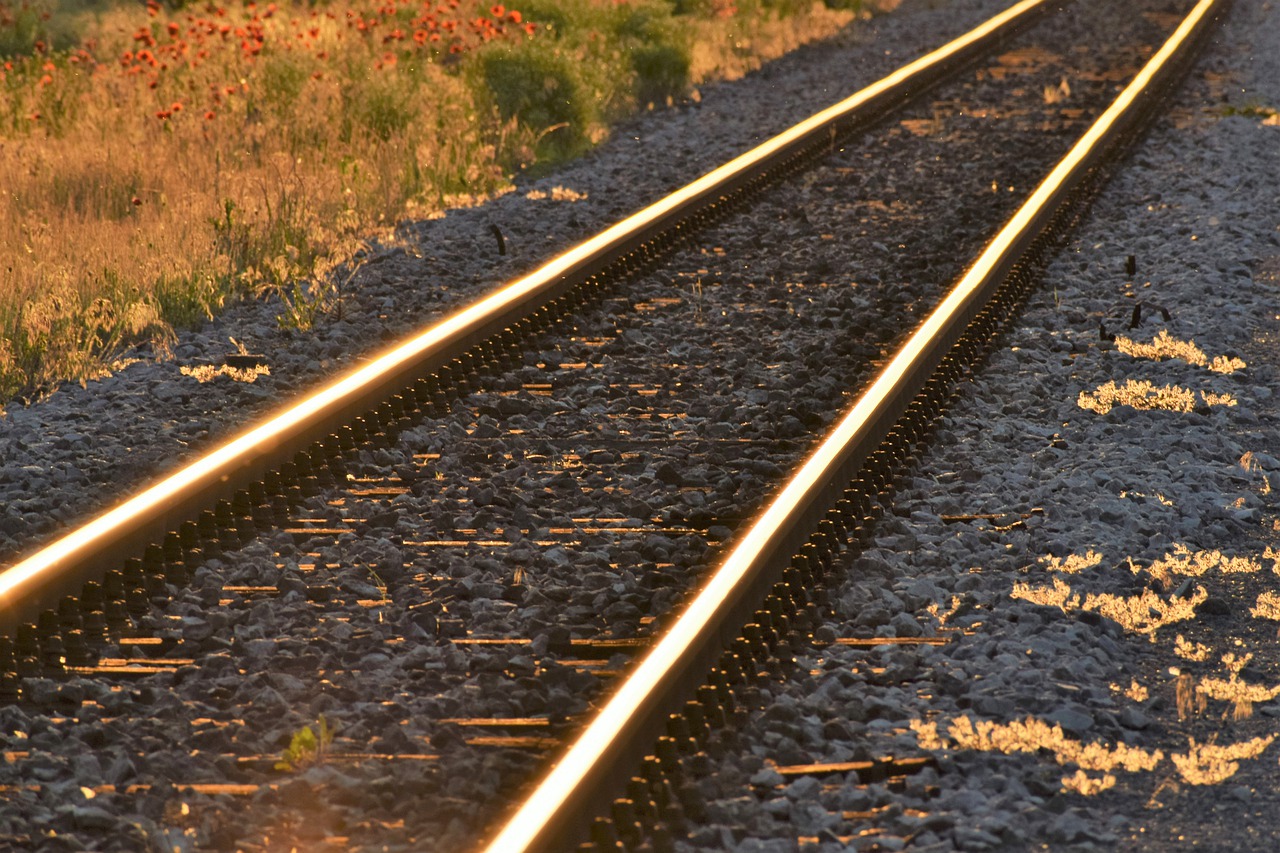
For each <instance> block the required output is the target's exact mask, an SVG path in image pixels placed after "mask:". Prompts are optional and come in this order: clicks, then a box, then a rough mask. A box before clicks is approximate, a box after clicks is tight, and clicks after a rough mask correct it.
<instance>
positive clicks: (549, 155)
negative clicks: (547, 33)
mask: <svg viewBox="0 0 1280 853" xmlns="http://www.w3.org/2000/svg"><path fill="white" fill-rule="evenodd" d="M481 73H482V75H483V78H484V83H485V85H486V86H487V87H488V89H489V92H490V93H491V94H492V96H493V102H494V105H495V106H496V107H497V108H498V114H499V115H500V116H502V118H503V119H508V120H509V119H512V118H514V119H516V120H517V121H518V122H519V123H520V124H521V125H523V126H524V127H526V128H528V129H529V130H531V131H533V132H534V133H535V134H536V135H537V139H538V141H537V154H538V158H539V159H547V160H557V159H563V158H565V157H570V156H573V155H575V154H578V153H580V152H581V151H583V150H584V149H585V148H586V147H587V145H588V136H587V130H588V128H589V127H590V126H591V124H592V122H593V121H594V120H595V118H596V108H595V106H594V104H593V103H592V100H591V98H590V97H589V95H588V94H587V93H586V92H585V91H584V87H583V86H582V84H581V82H580V81H579V80H578V78H577V77H576V76H575V74H574V72H573V68H572V66H571V65H570V63H569V62H568V61H567V60H566V59H565V58H564V57H562V56H560V55H559V54H558V53H552V52H549V51H547V50H545V49H536V50H531V49H525V48H523V47H516V48H512V49H509V50H504V51H493V52H490V53H487V54H485V56H484V57H483V60H482V63H481Z"/></svg>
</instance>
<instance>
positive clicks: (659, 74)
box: [631, 44, 689, 104]
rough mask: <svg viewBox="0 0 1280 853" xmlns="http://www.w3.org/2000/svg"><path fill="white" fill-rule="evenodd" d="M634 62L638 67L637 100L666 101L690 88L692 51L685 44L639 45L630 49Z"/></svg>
mask: <svg viewBox="0 0 1280 853" xmlns="http://www.w3.org/2000/svg"><path fill="white" fill-rule="evenodd" d="M631 65H632V67H633V68H635V71H636V100H637V101H638V102H639V103H641V104H663V103H666V100H667V98H679V97H681V96H682V95H684V93H685V92H686V91H688V89H689V51H688V50H687V49H686V48H684V47H683V46H680V45H674V44H653V45H645V46H643V47H638V48H636V49H634V50H633V51H632V52H631Z"/></svg>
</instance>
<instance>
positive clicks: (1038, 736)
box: [910, 716, 1164, 795]
mask: <svg viewBox="0 0 1280 853" xmlns="http://www.w3.org/2000/svg"><path fill="white" fill-rule="evenodd" d="M910 726H911V730H912V731H913V732H915V735H916V741H917V742H918V743H919V744H920V747H921V748H922V749H927V750H931V751H937V750H943V749H962V750H976V751H980V752H1000V753H1003V754H1005V755H1014V754H1029V755H1036V754H1045V753H1047V754H1050V755H1052V756H1053V759H1054V760H1055V761H1056V762H1057V763H1058V764H1060V765H1064V766H1066V765H1072V766H1075V767H1076V768H1078V769H1077V771H1076V773H1075V774H1074V775H1073V776H1067V777H1063V779H1062V787H1063V790H1067V791H1075V792H1077V793H1082V794H1086V795H1088V794H1094V793H1100V792H1101V791H1104V790H1106V789H1107V788H1110V787H1112V786H1113V785H1115V781H1116V780H1115V777H1114V775H1112V771H1117V770H1118V771H1123V772H1126V773H1137V772H1141V771H1150V770H1153V769H1154V768H1155V767H1156V765H1157V764H1159V763H1160V761H1162V760H1163V759H1164V753H1162V752H1161V751H1160V750H1155V751H1151V752H1149V751H1147V750H1144V749H1140V748H1137V747H1132V746H1129V745H1127V744H1124V743H1117V744H1116V745H1115V746H1108V745H1106V744H1104V743H1098V742H1096V741H1092V742H1087V743H1086V742H1084V741H1079V740H1074V739H1072V738H1069V737H1067V736H1066V734H1064V733H1063V731H1062V727H1061V726H1056V725H1055V726H1051V725H1049V724H1048V723H1046V722H1044V721H1043V720H1039V719H1036V718H1035V717H1027V718H1026V719H1025V720H1014V721H1013V722H1011V723H993V722H990V721H986V720H978V721H976V722H975V721H974V720H972V719H970V718H969V717H967V716H965V717H957V718H956V719H954V720H952V721H951V723H950V724H949V725H948V726H947V734H946V735H945V736H944V735H941V734H939V733H938V723H937V722H936V721H930V722H925V721H922V720H913V721H912V722H911V723H910ZM1086 771H1090V772H1093V773H1102V774H1104V775H1103V776H1101V777H1093V776H1089V775H1088V773H1087V772H1086Z"/></svg>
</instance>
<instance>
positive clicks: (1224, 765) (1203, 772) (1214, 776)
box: [1170, 735, 1276, 785]
mask: <svg viewBox="0 0 1280 853" xmlns="http://www.w3.org/2000/svg"><path fill="white" fill-rule="evenodd" d="M1275 739H1276V736H1275V735H1268V736H1266V737H1256V738H1253V739H1252V740H1247V741H1244V742H1242V743H1236V744H1231V745H1230V746H1217V745H1215V744H1201V743H1196V741H1195V739H1194V738H1187V751H1186V752H1185V753H1174V754H1173V755H1171V756H1170V758H1171V759H1172V760H1173V764H1174V766H1175V767H1177V768H1178V773H1179V774H1180V775H1181V776H1182V778H1183V779H1184V780H1186V781H1187V783H1188V784H1191V785H1217V784H1219V783H1220V782H1225V781H1226V780H1227V779H1230V778H1231V777H1232V776H1234V775H1235V774H1236V771H1237V770H1239V769H1240V761H1242V760H1244V759H1246V758H1257V757H1258V756H1259V755H1261V754H1262V752H1263V751H1264V750H1265V749H1266V748H1267V747H1269V746H1271V742H1272V741H1274V740H1275Z"/></svg>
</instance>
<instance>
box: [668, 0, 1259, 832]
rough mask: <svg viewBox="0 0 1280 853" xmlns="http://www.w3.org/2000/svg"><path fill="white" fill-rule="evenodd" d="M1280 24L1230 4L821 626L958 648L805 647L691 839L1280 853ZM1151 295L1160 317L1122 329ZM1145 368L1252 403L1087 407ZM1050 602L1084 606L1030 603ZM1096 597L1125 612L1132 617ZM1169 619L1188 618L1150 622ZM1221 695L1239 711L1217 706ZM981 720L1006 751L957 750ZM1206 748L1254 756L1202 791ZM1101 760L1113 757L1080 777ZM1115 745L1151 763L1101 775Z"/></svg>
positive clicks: (722, 774)
mask: <svg viewBox="0 0 1280 853" xmlns="http://www.w3.org/2000/svg"><path fill="white" fill-rule="evenodd" d="M1275 15H1276V10H1275V6H1274V4H1272V3H1265V2H1260V3H1249V2H1245V3H1237V4H1235V7H1234V11H1233V12H1232V15H1231V17H1230V19H1229V20H1228V22H1227V24H1226V26H1225V28H1224V29H1223V30H1222V32H1221V35H1220V36H1219V37H1218V38H1217V39H1216V41H1215V44H1214V47H1213V48H1212V49H1211V50H1210V51H1209V52H1208V55H1207V56H1206V57H1205V58H1204V60H1203V61H1202V62H1201V63H1200V65H1199V67H1198V68H1197V69H1196V71H1195V72H1194V73H1193V74H1192V75H1191V77H1190V79H1189V81H1188V84H1187V86H1186V88H1185V90H1184V92H1183V93H1182V94H1180V96H1179V97H1178V100H1177V104H1176V105H1175V106H1174V107H1173V108H1172V109H1171V110H1170V111H1169V113H1168V115H1166V116H1165V117H1164V118H1163V119H1162V120H1161V121H1160V122H1159V124H1158V126H1157V128H1156V129H1155V131H1154V132H1153V133H1152V134H1151V135H1150V137H1149V138H1148V139H1146V140H1145V142H1144V143H1143V144H1142V145H1141V147H1140V148H1139V149H1138V150H1137V151H1135V152H1134V154H1133V155H1132V156H1131V157H1130V158H1129V159H1128V160H1127V162H1126V163H1125V164H1124V167H1123V169H1122V170H1121V171H1120V172H1119V173H1118V174H1117V175H1116V177H1115V178H1114V180H1113V181H1112V182H1111V183H1110V185H1109V186H1108V187H1107V189H1106V191H1105V192H1104V194H1103V195H1102V196H1101V198H1099V200H1098V201H1097V203H1096V205H1095V207H1094V209H1093V210H1092V212H1091V215H1090V217H1089V218H1088V219H1087V221H1086V222H1085V223H1084V224H1083V226H1082V228H1081V229H1080V231H1079V233H1078V234H1077V235H1076V237H1075V238H1074V239H1073V240H1072V241H1071V243H1070V244H1069V245H1068V246H1067V248H1066V249H1065V250H1064V251H1063V252H1062V253H1061V254H1060V255H1059V256H1058V257H1057V258H1056V259H1055V260H1054V262H1053V264H1052V266H1051V268H1050V270H1049V271H1048V274H1047V275H1046V277H1045V280H1044V282H1043V284H1042V285H1041V287H1040V289H1039V291H1038V295H1037V296H1035V297H1034V298H1033V299H1032V302H1031V304H1030V306H1029V308H1028V310H1027V311H1026V313H1025V315H1024V316H1023V317H1022V318H1021V320H1020V321H1019V323H1018V324H1017V326H1016V328H1015V329H1014V330H1012V332H1011V333H1010V334H1009V335H1008V336H1007V337H1006V338H1005V339H1004V340H1003V341H1002V345H1001V346H1000V347H999V349H998V351H997V352H996V353H995V355H994V356H993V357H992V359H991V361H990V363H989V364H988V365H987V367H986V368H985V369H984V371H983V372H982V374H981V375H980V376H979V377H978V379H977V380H976V381H975V382H974V383H973V384H972V386H970V387H969V390H967V391H966V393H965V395H964V400H963V401H962V402H960V403H958V404H957V405H956V406H955V407H954V409H953V410H952V412H951V413H950V414H949V415H948V416H947V418H946V419H945V421H944V423H943V425H942V427H941V429H940V430H939V432H938V434H937V437H936V440H935V442H934V444H933V446H932V448H931V450H930V451H929V452H928V453H927V454H926V455H925V458H924V459H923V460H922V462H921V465H920V467H919V469H918V470H917V471H916V472H915V473H914V475H913V476H912V477H911V479H910V480H909V482H908V483H907V484H906V486H905V487H904V488H903V489H902V491H901V492H900V493H899V495H898V497H897V499H896V500H895V508H894V511H893V513H892V514H891V515H890V516H889V517H888V518H887V519H886V521H885V523H884V524H883V526H882V529H881V531H880V533H879V534H878V535H877V537H876V538H875V540H874V542H873V543H872V545H871V547H870V548H869V549H867V550H866V551H864V552H862V553H861V554H859V555H857V556H856V557H851V558H850V560H849V561H848V562H847V563H846V565H844V566H843V567H842V569H841V574H840V576H839V577H840V581H839V583H838V585H837V588H836V589H835V590H834V591H833V593H832V600H833V602H834V607H833V610H834V614H833V616H834V618H833V621H832V622H831V623H830V625H829V626H827V627H826V628H824V629H822V630H820V631H819V632H818V634H817V635H816V636H817V637H818V638H819V639H824V640H827V641H831V640H834V639H835V638H837V637H845V638H895V637H896V638H911V637H918V636H922V635H924V636H938V637H946V638H948V640H949V641H948V642H946V643H945V644H943V645H940V646H936V647H935V646H931V645H888V644H883V645H878V646H874V647H872V648H869V649H868V648H855V647H841V646H802V647H800V648H799V649H798V652H797V655H796V660H797V664H798V669H799V670H800V671H801V672H807V673H809V674H808V675H805V676H797V677H795V678H794V679H791V680H788V681H779V682H775V683H770V684H767V685H766V686H765V687H764V689H763V690H762V691H761V695H760V697H759V699H760V708H761V710H760V711H757V712H754V713H752V714H751V715H750V718H749V720H748V721H746V722H745V724H744V725H743V726H742V727H741V731H742V741H743V742H744V747H743V748H742V749H740V750H738V751H735V753H734V754H733V755H732V756H731V757H729V758H727V759H726V760H724V761H722V762H719V763H717V764H716V765H715V766H714V769H713V770H712V771H711V772H710V773H709V775H708V777H707V778H706V779H704V780H702V782H701V783H700V787H701V789H702V791H703V792H704V794H705V796H706V798H707V800H708V810H709V813H710V814H711V820H710V821H709V824H710V825H709V826H707V827H706V828H704V829H703V830H701V831H700V832H699V833H698V834H697V835H696V837H695V838H694V839H692V840H691V842H690V843H689V844H687V845H682V848H683V849H689V850H692V849H705V850H718V849H726V850H742V851H745V850H751V851H763V850H777V851H789V850H794V849H797V848H798V847H799V848H801V849H806V850H809V849H812V850H849V849H853V850H898V849H911V850H939V851H943V850H993V849H1015V850H1025V849H1053V850H1059V849H1061V850H1081V851H1083V850H1117V849H1119V850H1169V849H1192V850H1222V851H1226V850H1233V851H1234V850H1257V851H1262V850H1272V849H1275V846H1276V844H1277V839H1280V825H1278V824H1277V822H1276V818H1275V815H1276V814H1277V810H1276V804H1277V803H1276V797H1277V793H1276V791H1277V786H1276V777H1277V774H1276V769H1275V766H1276V764H1275V762H1276V752H1275V747H1274V745H1272V744H1271V739H1272V738H1274V737H1275V736H1276V733H1277V728H1276V725H1275V719H1276V717H1277V716H1280V704H1277V703H1276V702H1275V701H1274V700H1273V699H1271V698H1269V696H1270V694H1272V692H1273V690H1274V687H1275V685H1276V683H1277V681H1278V680H1280V679H1278V678H1277V665H1278V664H1280V661H1278V660H1277V657H1276V654H1275V636H1276V628H1275V617H1274V616H1267V615H1256V614H1254V613H1253V611H1254V610H1255V609H1256V608H1260V605H1263V604H1265V602H1266V597H1267V596H1268V595H1273V594H1274V593H1275V591H1276V571H1275V565H1274V564H1275V554H1274V552H1273V551H1272V550H1270V549H1273V548H1274V547H1275V542H1276V534H1275V530H1276V529H1280V522H1277V518H1278V517H1280V513H1277V504H1276V499H1275V496H1274V494H1275V493H1274V492H1273V490H1272V481H1273V480H1274V478H1275V472H1276V465H1277V463H1276V461H1275V458H1274V451H1275V448H1276V446H1277V440H1278V439H1280V433H1278V432H1277V427H1278V426H1280V413H1278V412H1277V411H1276V407H1275V398H1274V394H1273V386H1274V382H1275V375H1276V369H1277V360H1276V354H1275V345H1274V342H1275V340H1276V320H1277V315H1276V312H1275V307H1274V302H1275V283H1276V281H1277V277H1278V276H1280V261H1278V260H1277V258H1280V233H1278V231H1277V220H1276V216H1275V211H1276V209H1277V204H1276V203H1277V200H1278V199H1280V182H1278V181H1277V178H1276V172H1275V169H1274V162H1275V152H1276V150H1277V145H1278V144H1280V136H1278V134H1280V127H1276V126H1275V121H1270V122H1268V121H1267V120H1266V116H1267V110H1262V111H1261V112H1259V111H1257V110H1250V109H1249V108H1250V107H1251V106H1252V107H1260V106H1261V107H1267V106H1270V105H1274V104H1276V103H1277V101H1278V100H1280V91H1277V81H1278V80H1280V74H1278V73H1277V71H1278V70H1280V69H1277V66H1276V61H1275V57H1276V56H1277V52H1276V48H1277V45H1276V43H1275V42H1276V35H1275V33H1276V28H1275V27H1274V22H1275ZM1242 111H1243V112H1245V113H1246V114H1244V115H1240V114H1239V113H1241V112H1242ZM1130 255H1134V256H1135V262H1136V275H1135V276H1132V277H1131V276H1129V275H1127V274H1126V265H1127V260H1128V256H1130ZM1138 302H1142V303H1145V304H1147V305H1148V306H1153V305H1154V306H1158V307H1160V308H1165V309H1167V310H1168V311H1169V312H1170V315H1171V316H1170V319H1168V320H1167V321H1166V320H1165V319H1164V318H1163V317H1162V315H1161V314H1160V312H1159V310H1158V309H1153V310H1150V311H1149V312H1147V313H1145V314H1144V319H1143V320H1142V322H1141V324H1140V325H1139V326H1138V327H1137V328H1135V329H1132V330H1130V329H1128V328H1127V325H1128V323H1129V321H1130V319H1131V317H1132V314H1133V308H1134V305H1135V304H1136V303H1138ZM1100 326H1101V327H1103V328H1105V329H1106V330H1107V331H1108V333H1110V334H1114V333H1117V332H1119V333H1120V334H1123V335H1127V336H1129V337H1130V338H1132V339H1133V340H1136V341H1139V342H1144V343H1150V342H1151V341H1152V340H1153V338H1154V337H1155V336H1156V334H1157V333H1158V332H1159V331H1161V330H1162V329H1163V330H1167V332H1168V334H1169V335H1171V336H1173V337H1174V338H1176V339H1179V340H1183V341H1186V340H1194V342H1195V343H1196V344H1197V345H1198V346H1199V348H1201V349H1202V350H1203V351H1204V352H1205V353H1206V354H1207V356H1208V359H1209V360H1210V361H1211V360H1212V359H1213V358H1214V357H1215V356H1225V357H1234V358H1239V359H1240V360H1242V361H1243V362H1245V364H1246V365H1247V367H1244V368H1243V369H1240V370H1237V371H1235V372H1232V373H1218V372H1213V371H1211V370H1210V369H1208V366H1206V365H1196V364H1193V363H1189V362H1188V361H1186V360H1180V359H1166V360H1160V361H1154V360H1150V359H1146V358H1135V357H1132V356H1130V355H1128V354H1125V352H1124V351H1123V349H1122V348H1121V347H1118V346H1116V345H1115V344H1111V343H1108V342H1106V341H1104V340H1102V339H1101V337H1100V332H1099V329H1100ZM1130 379H1132V380H1135V381H1144V380H1145V381H1150V382H1152V383H1154V384H1155V386H1157V387H1159V386H1163V385H1166V384H1169V385H1176V386H1179V387H1181V388H1185V389H1187V390H1189V391H1192V392H1195V393H1196V394H1197V395H1198V394H1199V393H1200V392H1202V391H1204V392H1210V393H1216V394H1229V395H1231V396H1232V397H1233V398H1234V400H1235V405H1230V406H1228V405H1214V406H1209V405H1206V403H1205V400H1204V398H1203V397H1198V398H1197V401H1196V403H1195V406H1194V409H1193V410H1192V411H1188V412H1175V411H1168V410H1155V411H1146V410H1140V409H1139V408H1135V407H1134V406H1125V405H1122V406H1118V407H1116V408H1114V409H1112V410H1111V411H1110V412H1108V413H1106V414H1099V413H1097V412H1095V411H1092V410H1089V409H1086V408H1082V407H1081V406H1080V404H1079V397H1080V394H1081V393H1082V392H1086V393H1090V394H1092V393H1095V392H1096V390H1097V389H1098V388H1099V387H1100V386H1102V385H1103V384H1105V383H1106V382H1108V381H1116V382H1118V383H1119V384H1121V385H1123V384H1124V383H1125V382H1126V381H1127V380H1130ZM975 516H985V517H978V518H975ZM1072 557H1075V558H1077V562H1075V563H1072V562H1070V559H1071V558H1072ZM1055 583H1061V584H1065V585H1066V586H1067V587H1068V588H1069V595H1071V596H1078V599H1076V600H1075V603H1074V604H1072V603H1070V600H1068V603H1067V604H1066V606H1065V607H1063V606H1060V605H1054V604H1050V603H1035V602H1033V601H1031V600H1027V596H1026V595H1025V594H1024V590H1030V591H1038V590H1046V589H1052V588H1053V586H1054V584H1055ZM1089 596H1111V597H1113V600H1116V601H1123V602H1132V603H1133V604H1132V605H1131V606H1130V607H1129V608H1128V610H1129V618H1125V617H1124V616H1122V615H1120V614H1119V613H1117V612H1116V611H1111V610H1105V609H1103V608H1102V603H1103V599H1101V598H1094V599H1093V600H1092V601H1091V600H1090V599H1089V598H1088V597H1089ZM1044 601H1045V599H1041V602H1044ZM1178 604H1182V605H1184V606H1189V609H1190V612H1189V613H1188V614H1186V616H1185V618H1177V616H1176V614H1175V615H1173V616H1170V617H1169V618H1168V621H1167V622H1166V621H1160V620H1159V619H1158V614H1159V613H1160V612H1161V611H1166V612H1167V611H1169V608H1171V607H1172V606H1174V605H1178ZM930 608H932V610H930ZM1064 610H1065V612H1064ZM949 629H950V630H949ZM954 629H962V632H961V633H955V632H954ZM1215 679H1216V680H1217V684H1216V685H1215V683H1214V681H1213V680H1215ZM1232 684H1234V685H1236V688H1239V687H1240V686H1242V685H1244V686H1251V687H1252V688H1254V689H1255V693H1254V697H1253V700H1252V702H1250V703H1245V706H1244V707H1242V706H1241V705H1240V704H1239V703H1237V702H1235V701H1231V700H1229V699H1228V698H1226V697H1227V696H1228V695H1229V691H1230V690H1231V689H1232V688H1231V687H1230V685H1232ZM1197 688H1199V691H1198V692H1197ZM1180 689H1181V690H1182V691H1183V699H1182V700H1180V699H1179V690H1180ZM1197 697H1198V698H1197ZM766 709H767V710H766ZM921 723H924V724H926V728H924V729H923V730H922V729H921ZM1017 724H1022V725H1023V726H1024V729H1023V732H1024V733H1023V734H1019V735H1016V736H1014V735H1013V734H1009V733H1014V732H1016V729H1015V726H1016V725H1017ZM1036 724H1042V725H1043V728H1042V729H1041V730H1040V733H1039V734H1026V733H1025V732H1027V731H1034V727H1035V726H1036ZM984 725H987V726H992V725H994V726H995V727H996V728H993V729H988V731H989V732H997V733H1001V732H1003V733H1006V735H1007V736H1006V737H1005V739H1004V740H1003V741H1000V742H1002V743H1003V744H1005V749H1004V751H1001V750H1000V749H998V748H994V747H993V746H991V745H987V746H984V745H983V744H982V743H981V742H980V741H979V740H976V739H975V738H974V737H973V736H970V735H966V734H965V730H966V727H970V726H971V727H972V728H973V730H975V731H981V730H982V727H983V726H984ZM1055 726H1056V727H1058V730H1057V731H1056V732H1055V731H1053V727H1055ZM928 727H935V728H933V729H930V728H928ZM934 731H936V734H937V735H939V736H940V740H941V742H938V741H936V740H934V738H933V737H932V732H934ZM997 740H998V737H997ZM1193 743H1194V745H1195V746H1197V747H1203V746H1204V745H1212V746H1214V747H1219V748H1232V747H1234V748H1236V749H1237V750H1238V752H1237V754H1236V755H1235V756H1234V757H1233V756H1232V755H1230V754H1227V755H1225V756H1219V758H1220V764H1219V766H1218V768H1217V769H1216V772H1210V767H1209V765H1210V762H1209V761H1208V758H1209V757H1212V756H1209V755H1208V754H1206V753H1203V752H1199V753H1198V754H1199V756H1200V760H1199V761H1198V762H1187V761H1186V758H1187V757H1188V756H1191V755H1192V754H1193V750H1192V745H1193ZM1086 745H1095V747H1105V749H1103V750H1098V753H1099V754H1100V755H1101V757H1099V758H1096V759H1094V760H1089V759H1086V758H1083V757H1081V755H1080V750H1081V749H1082V748H1083V747H1084V746H1086ZM1121 747H1128V748H1130V749H1132V750H1133V751H1135V753H1136V752H1137V751H1141V752H1142V753H1143V754H1144V755H1145V756H1146V757H1147V759H1148V761H1149V766H1139V764H1135V765H1132V766H1129V767H1127V768H1126V767H1125V766H1123V765H1119V766H1111V765H1112V764H1113V763H1114V761H1115V759H1116V757H1117V754H1118V751H1119V750H1120V748H1121ZM921 755H931V756H933V757H934V758H935V759H936V763H935V765H934V766H931V767H926V768H925V769H924V770H923V771H922V772H920V773H918V774H914V775H910V776H907V777H906V778H905V779H903V780H900V781H898V782H896V783H892V784H890V783H876V784H861V783H860V782H859V781H858V779H857V778H856V776H854V775H853V774H843V773H835V774H826V775H817V776H807V777H806V776H795V775H786V776H784V775H783V774H779V773H778V772H777V768H778V767H782V768H785V767H786V766H788V765H796V764H807V763H834V762H842V761H851V760H865V759H871V758H880V757H885V756H896V757H913V756H921ZM1180 761H1181V762H1182V764H1181V765H1180V764H1179V763H1178V762H1180ZM1081 778H1085V779H1087V780H1088V781H1087V782H1086V783H1085V784H1086V786H1088V785H1092V786H1095V788H1096V790H1094V791H1090V790H1088V788H1085V789H1083V790H1082V788H1081V787H1080V784H1079V780H1080V779H1081ZM1067 780H1072V781H1071V782H1068V781H1067Z"/></svg>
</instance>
